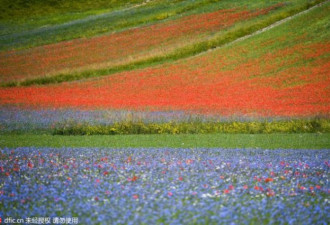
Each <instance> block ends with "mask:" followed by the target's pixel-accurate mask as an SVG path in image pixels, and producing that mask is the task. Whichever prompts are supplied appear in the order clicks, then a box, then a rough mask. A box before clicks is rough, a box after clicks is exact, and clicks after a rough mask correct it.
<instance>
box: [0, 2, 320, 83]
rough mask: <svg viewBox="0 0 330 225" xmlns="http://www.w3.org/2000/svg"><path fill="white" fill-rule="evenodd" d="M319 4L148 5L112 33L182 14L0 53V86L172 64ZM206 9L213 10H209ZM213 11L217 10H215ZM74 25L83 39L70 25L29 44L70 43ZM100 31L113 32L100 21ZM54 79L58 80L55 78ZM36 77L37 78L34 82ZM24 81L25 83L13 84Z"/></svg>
mask: <svg viewBox="0 0 330 225" xmlns="http://www.w3.org/2000/svg"><path fill="white" fill-rule="evenodd" d="M317 2H319V1H313V2H310V1H306V0H297V1H294V2H290V3H287V2H285V1H277V3H276V4H275V3H272V4H270V3H268V4H265V3H263V1H255V2H254V3H245V2H241V3H238V2H236V1H235V2H234V3H233V2H227V1H221V2H219V3H213V2H203V4H202V3H200V4H202V6H200V5H198V4H197V3H194V4H195V5H190V6H194V7H192V8H189V7H188V6H189V5H187V4H188V3H189V1H187V2H184V4H185V6H186V8H185V7H183V5H178V4H179V3H177V4H173V6H172V5H170V6H168V7H169V8H164V9H163V8H162V10H165V11H166V9H167V10H170V11H166V13H165V14H164V13H162V12H163V11H159V10H157V9H156V8H155V7H156V6H157V7H159V4H160V3H159V4H156V5H154V6H152V5H148V7H149V11H148V13H147V14H143V15H141V14H140V13H138V12H137V13H133V14H129V15H128V17H127V18H121V16H120V15H121V14H119V15H117V16H116V17H114V18H112V20H111V25H110V26H111V27H112V28H114V29H116V24H117V23H118V25H119V26H121V25H123V24H126V23H128V24H126V25H129V24H130V22H129V21H131V20H132V21H134V23H135V22H137V21H139V20H141V21H142V20H144V19H143V18H144V17H145V16H147V15H149V17H148V18H149V19H150V21H153V19H152V18H156V19H157V18H158V19H160V20H163V19H166V18H167V17H168V15H171V16H170V17H176V16H175V15H177V16H178V15H181V16H182V17H181V18H180V19H176V20H170V21H167V22H164V23H160V24H156V25H150V26H146V27H142V28H134V29H130V30H127V31H123V32H119V33H114V34H110V35H106V36H100V37H96V38H92V39H78V40H76V41H70V42H64V43H59V44H54V45H47V46H44V47H38V48H33V49H31V50H24V51H14V52H13V51H10V52H2V53H1V54H0V65H1V70H0V81H2V83H3V82H5V83H7V84H8V82H11V85H17V84H23V85H29V84H38V83H39V84H44V83H52V82H62V81H69V80H76V79H81V78H86V77H90V76H100V75H107V74H109V73H113V72H118V71H120V70H127V69H132V68H135V67H137V66H141V65H142V66H149V65H151V64H152V63H155V62H156V63H160V62H164V61H168V60H175V59H178V58H182V57H186V56H190V55H193V54H196V53H199V52H202V51H206V50H208V49H210V48H214V47H216V46H219V45H221V44H224V43H227V42H230V41H232V40H235V39H236V38H238V37H241V36H244V35H247V34H250V33H252V32H253V31H256V30H258V29H261V28H263V27H265V26H267V25H270V24H272V23H274V22H276V21H277V20H280V19H283V18H285V17H287V16H289V15H292V14H295V13H297V12H299V11H301V10H304V9H305V8H308V7H310V6H312V5H314V4H316V3H317ZM180 4H183V3H180ZM190 4H193V3H190ZM196 4H197V5H196ZM197 6H198V7H197ZM210 6H214V7H213V8H210ZM146 7H147V6H146ZM180 7H181V8H180ZM182 7H183V8H182ZM195 7H196V8H195ZM217 8H218V9H221V10H218V11H214V10H216V9H217ZM222 8H223V9H222ZM203 9H204V10H205V11H209V10H211V9H212V10H213V11H212V12H209V13H208V12H206V13H202V14H196V15H190V16H184V15H186V14H189V13H194V12H195V13H198V12H199V13H200V12H201V11H202V10H203ZM134 10H135V9H134ZM136 10H137V9H136ZM140 10H142V8H141V9H140ZM171 10H174V11H173V12H172V11H171ZM128 12H130V11H129V10H128V11H125V13H128ZM202 12H203V11H202ZM125 13H124V14H125ZM159 13H160V14H159ZM162 15H166V16H165V17H164V16H162ZM118 16H119V17H118ZM124 16H125V15H124ZM126 16H127V15H126ZM150 16H151V17H150ZM149 19H147V20H149ZM101 22H102V21H101ZM145 22H146V21H145ZM95 23H97V21H94V20H92V21H91V25H92V26H93V28H92V29H94V28H96V29H97V27H98V26H97V25H96V24H95ZM76 25H79V26H81V32H83V33H82V34H83V35H84V36H85V35H86V33H88V32H89V28H88V26H87V27H86V24H84V23H82V24H72V25H70V26H65V29H66V31H65V33H61V32H59V33H57V31H60V30H54V32H53V31H49V30H48V28H47V30H48V31H49V32H50V33H49V34H50V35H51V36H44V35H47V32H48V31H47V30H45V32H41V33H38V32H37V31H36V32H37V33H36V32H32V33H30V36H31V38H32V39H31V41H32V42H34V41H33V39H34V38H37V39H39V38H41V40H42V41H49V40H51V39H52V35H55V36H56V40H61V39H62V38H64V37H65V36H66V35H69V36H68V38H73V36H70V34H71V33H72V34H74V35H76V34H80V33H81V32H80V31H78V32H77V31H76V30H75V26H76ZM126 25H123V26H126ZM131 25H132V24H131ZM101 26H107V28H106V29H108V28H109V29H112V28H111V27H109V26H108V23H105V22H104V21H103V22H102V23H101ZM117 28H118V27H117ZM59 29H60V28H59ZM40 35H41V36H40ZM55 36H54V37H55ZM16 38H18V39H16ZM0 39H1V38H0ZM5 39H6V37H4V39H3V40H4V41H5ZM0 41H1V40H0ZM25 41H28V42H29V37H26V36H25V35H23V36H21V35H18V36H16V37H12V38H10V41H9V42H8V43H9V44H14V45H15V42H17V43H18V44H19V45H20V44H22V43H24V42H25ZM5 42H6V41H5ZM37 43H38V41H37ZM4 46H5V45H4ZM78 49H79V51H78ZM52 75H56V77H53V76H52ZM36 77H37V79H35V78H36ZM40 77H41V78H40ZM22 80H27V81H23V82H20V83H18V82H17V81H22Z"/></svg>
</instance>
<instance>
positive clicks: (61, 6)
mask: <svg viewBox="0 0 330 225" xmlns="http://www.w3.org/2000/svg"><path fill="white" fill-rule="evenodd" d="M142 2H144V0H79V1H75V0H0V10H1V14H0V20H23V19H31V18H40V17H43V16H48V17H50V16H54V15H55V16H56V15H60V14H63V13H64V14H65V13H82V12H86V11H91V10H104V9H115V8H119V7H124V6H126V7H127V6H130V5H134V4H139V3H142Z"/></svg>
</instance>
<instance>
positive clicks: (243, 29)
mask: <svg viewBox="0 0 330 225" xmlns="http://www.w3.org/2000/svg"><path fill="white" fill-rule="evenodd" d="M325 1H327V0H316V1H313V2H309V3H306V4H304V5H300V6H297V7H295V8H291V9H289V10H288V11H284V12H278V13H275V14H273V15H271V16H267V17H265V18H264V19H262V20H260V21H258V22H256V23H255V22H250V23H247V24H244V26H237V27H233V28H232V29H231V30H229V31H228V32H226V33H225V34H223V35H219V36H217V37H215V38H213V39H210V40H207V41H203V42H199V43H196V44H193V45H189V46H186V47H183V48H180V49H178V50H176V51H174V52H172V53H169V54H167V55H159V56H154V57H151V58H147V59H143V60H139V61H135V62H132V63H129V64H124V65H121V66H115V67H111V68H106V69H99V70H86V71H83V72H76V73H67V74H58V75H54V76H49V77H40V78H35V79H29V80H25V81H21V82H19V81H14V82H9V83H4V84H1V86H2V87H14V86H31V85H45V84H54V83H62V82H69V81H74V80H80V79H86V78H92V77H100V76H105V75H111V74H114V73H118V72H122V71H130V70H135V69H141V68H145V67H148V66H153V65H157V64H161V63H164V62H171V61H175V60H178V59H182V58H186V57H190V56H194V55H197V54H200V53H202V52H206V51H208V50H210V49H214V48H217V47H220V46H222V45H225V44H228V43H230V42H232V41H235V40H237V39H239V38H241V37H244V36H246V35H249V34H252V33H254V32H256V31H258V30H261V29H263V28H265V27H268V26H270V25H271V24H274V23H276V22H277V21H280V20H282V19H285V18H287V17H290V16H293V15H295V14H297V13H299V12H302V11H304V10H307V9H309V8H311V7H313V6H315V5H317V4H319V3H321V2H325Z"/></svg>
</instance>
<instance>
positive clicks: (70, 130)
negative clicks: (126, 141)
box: [52, 119, 330, 135]
mask: <svg viewBox="0 0 330 225" xmlns="http://www.w3.org/2000/svg"><path fill="white" fill-rule="evenodd" d="M329 132H330V120H327V119H309V120H302V119H300V120H298V119H296V120H283V121H247V122H237V121H232V122H200V121H191V122H166V123H143V122H132V121H123V122H117V123H114V124H113V125H89V124H88V123H82V124H77V123H70V122H69V123H62V124H58V125H56V127H55V128H54V129H53V130H52V134H54V135H118V134H120V135H123V134H125V135H127V134H214V133H223V134H270V133H329Z"/></svg>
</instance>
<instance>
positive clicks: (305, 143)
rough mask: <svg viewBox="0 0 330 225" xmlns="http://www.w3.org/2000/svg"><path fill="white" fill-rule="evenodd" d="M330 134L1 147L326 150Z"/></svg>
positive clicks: (15, 138) (9, 141) (28, 141)
mask: <svg viewBox="0 0 330 225" xmlns="http://www.w3.org/2000/svg"><path fill="white" fill-rule="evenodd" d="M329 140H330V134H329V133H327V134H255V135H252V134H180V135H117V136H116V135H115V136H53V135H32V134H25V135H0V147H8V148H14V147H29V146H33V147H109V148H129V147H132V148H139V147H140V148H142V147H146V148H147V147H169V148H198V147H206V148H262V149H278V148H283V149H326V148H330V143H329Z"/></svg>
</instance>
